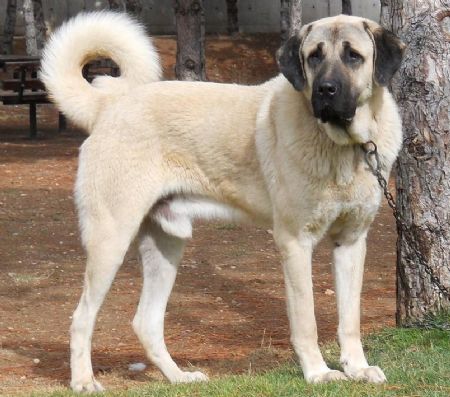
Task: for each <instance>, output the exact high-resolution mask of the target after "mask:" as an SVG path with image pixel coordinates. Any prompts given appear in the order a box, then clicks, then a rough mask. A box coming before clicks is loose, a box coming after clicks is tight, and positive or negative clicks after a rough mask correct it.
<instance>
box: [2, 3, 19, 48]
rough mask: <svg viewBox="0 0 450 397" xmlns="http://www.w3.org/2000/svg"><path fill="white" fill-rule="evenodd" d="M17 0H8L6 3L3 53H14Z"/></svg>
mask: <svg viewBox="0 0 450 397" xmlns="http://www.w3.org/2000/svg"><path fill="white" fill-rule="evenodd" d="M16 14H17V0H8V3H7V4H6V15H5V27H4V29H3V43H2V49H1V53H2V54H4V55H9V54H12V53H13V44H14V42H13V40H14V31H15V29H16Z"/></svg>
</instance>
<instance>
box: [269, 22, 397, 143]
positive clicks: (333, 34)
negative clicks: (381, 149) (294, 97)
mask: <svg viewBox="0 0 450 397" xmlns="http://www.w3.org/2000/svg"><path fill="white" fill-rule="evenodd" d="M404 47H405V46H404V44H403V43H402V42H401V41H400V40H399V39H398V38H397V37H396V36H395V35H393V34H392V33H391V32H389V31H387V30H386V29H383V28H382V27H381V26H380V25H378V24H376V23H375V22H373V21H370V20H368V19H364V18H358V17H352V16H347V15H339V16H337V17H331V18H324V19H321V20H319V21H316V22H313V23H310V24H308V25H305V26H304V27H303V28H302V29H301V31H300V33H299V34H298V35H295V36H292V37H291V38H289V40H287V42H286V43H285V44H284V45H283V47H281V48H280V50H279V52H278V64H279V67H280V71H281V73H283V75H284V76H285V77H286V78H287V79H288V80H289V82H290V83H291V84H292V85H293V86H294V88H295V89H296V90H298V91H301V92H302V93H303V94H304V95H305V96H306V97H307V98H308V99H309V100H310V101H311V106H312V111H313V113H314V116H315V117H316V118H317V119H318V120H319V121H320V122H321V123H322V124H323V126H324V129H325V131H326V133H327V134H328V136H329V137H330V138H331V139H332V140H333V141H335V142H336V143H338V144H350V143H352V142H361V141H363V140H364V139H365V137H359V136H352V135H357V133H355V132H354V131H353V130H354V129H353V128H351V127H352V123H354V119H355V115H356V113H357V111H358V108H361V107H362V106H364V105H365V104H367V103H368V102H369V101H370V99H371V98H372V96H373V94H374V90H375V89H376V88H377V87H380V86H386V85H387V84H388V83H389V81H390V80H391V78H392V76H393V75H394V74H395V72H396V71H397V70H398V68H399V67H400V63H401V60H402V56H403V50H404Z"/></svg>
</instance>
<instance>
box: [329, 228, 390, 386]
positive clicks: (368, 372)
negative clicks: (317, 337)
mask: <svg viewBox="0 0 450 397" xmlns="http://www.w3.org/2000/svg"><path fill="white" fill-rule="evenodd" d="M365 254H366V235H365V234H364V235H362V236H360V238H359V239H358V240H357V241H356V242H354V243H352V244H347V245H345V244H344V245H342V246H339V247H336V248H335V250H334V271H335V280H336V297H337V303H338V312H339V329H338V336H339V344H340V346H341V359H340V361H341V364H342V367H343V369H344V372H345V374H346V375H347V376H348V377H349V378H350V379H353V380H361V381H366V382H372V383H383V382H385V381H386V377H385V376H384V374H383V371H381V369H380V368H378V367H370V366H369V364H368V363H367V360H366V357H365V355H364V351H363V347H362V343H361V337H360V310H361V309H360V295H361V287H362V280H363V272H364V259H365Z"/></svg>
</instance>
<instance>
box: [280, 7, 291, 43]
mask: <svg viewBox="0 0 450 397" xmlns="http://www.w3.org/2000/svg"><path fill="white" fill-rule="evenodd" d="M290 3H291V1H290V0H281V4H280V33H281V42H282V43H284V42H285V41H286V40H287V39H288V38H289V28H290V25H291V22H290V19H289V17H290V15H289V5H290Z"/></svg>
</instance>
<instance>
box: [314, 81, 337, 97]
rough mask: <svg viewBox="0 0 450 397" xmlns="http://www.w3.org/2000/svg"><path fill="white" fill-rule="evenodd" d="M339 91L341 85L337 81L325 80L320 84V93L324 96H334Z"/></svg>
mask: <svg viewBox="0 0 450 397" xmlns="http://www.w3.org/2000/svg"><path fill="white" fill-rule="evenodd" d="M338 91H339V85H338V83H337V82H336V81H331V80H329V81H324V82H322V83H321V84H320V85H319V94H320V95H321V96H324V97H328V98H332V97H334V96H335V95H336V94H337V93H338Z"/></svg>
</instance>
